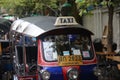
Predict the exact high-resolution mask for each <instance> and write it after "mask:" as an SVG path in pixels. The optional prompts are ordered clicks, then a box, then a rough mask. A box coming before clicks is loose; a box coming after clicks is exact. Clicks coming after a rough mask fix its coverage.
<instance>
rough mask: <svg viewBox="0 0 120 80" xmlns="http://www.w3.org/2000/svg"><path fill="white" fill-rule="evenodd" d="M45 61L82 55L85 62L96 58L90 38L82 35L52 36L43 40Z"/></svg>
mask: <svg viewBox="0 0 120 80" xmlns="http://www.w3.org/2000/svg"><path fill="white" fill-rule="evenodd" d="M42 43H43V52H44V59H45V60H46V61H57V57H58V56H66V55H67V56H68V55H82V59H83V60H91V59H93V57H94V53H93V48H92V44H91V38H90V36H86V35H80V34H69V35H52V36H46V37H44V38H43V40H42Z"/></svg>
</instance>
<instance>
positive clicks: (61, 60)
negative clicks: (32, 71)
mask: <svg viewBox="0 0 120 80" xmlns="http://www.w3.org/2000/svg"><path fill="white" fill-rule="evenodd" d="M55 26H56V27H55V28H54V29H50V30H48V31H46V32H44V33H42V34H40V35H39V36H38V37H37V41H38V55H37V65H38V78H39V80H97V77H96V76H95V75H94V70H93V69H94V67H96V63H97V59H96V54H95V51H94V47H93V43H92V39H91V36H92V35H93V33H92V32H91V31H89V30H87V29H85V28H83V27H82V26H81V25H79V24H78V23H76V21H75V19H74V18H73V17H58V18H57V19H56V23H55Z"/></svg>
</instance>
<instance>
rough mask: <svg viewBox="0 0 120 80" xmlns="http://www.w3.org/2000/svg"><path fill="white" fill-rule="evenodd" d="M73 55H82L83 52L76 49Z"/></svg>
mask: <svg viewBox="0 0 120 80" xmlns="http://www.w3.org/2000/svg"><path fill="white" fill-rule="evenodd" d="M73 54H74V55H81V52H80V50H79V49H75V50H73Z"/></svg>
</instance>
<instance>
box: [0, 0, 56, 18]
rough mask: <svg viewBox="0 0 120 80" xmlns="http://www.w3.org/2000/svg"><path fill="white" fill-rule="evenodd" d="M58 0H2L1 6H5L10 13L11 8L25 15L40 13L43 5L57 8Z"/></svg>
mask: <svg viewBox="0 0 120 80" xmlns="http://www.w3.org/2000/svg"><path fill="white" fill-rule="evenodd" d="M56 2H57V0H0V7H3V8H5V9H6V10H7V12H8V13H9V10H10V9H12V10H14V15H17V16H20V17H24V16H30V15H31V14H33V13H34V14H40V11H42V10H43V7H45V6H46V5H47V6H46V7H49V8H51V9H54V8H57V5H56Z"/></svg>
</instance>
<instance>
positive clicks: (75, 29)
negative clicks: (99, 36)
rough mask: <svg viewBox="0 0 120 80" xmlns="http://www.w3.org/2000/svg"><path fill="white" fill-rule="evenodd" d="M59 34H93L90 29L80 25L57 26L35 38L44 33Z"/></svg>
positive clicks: (44, 34)
mask: <svg viewBox="0 0 120 80" xmlns="http://www.w3.org/2000/svg"><path fill="white" fill-rule="evenodd" d="M60 34H82V35H93V33H92V32H91V31H89V30H88V29H85V28H83V27H82V26H80V25H77V26H61V27H57V28H54V29H51V30H48V31H46V32H44V33H42V34H41V35H39V36H38V37H37V38H41V37H44V36H46V35H60Z"/></svg>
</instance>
